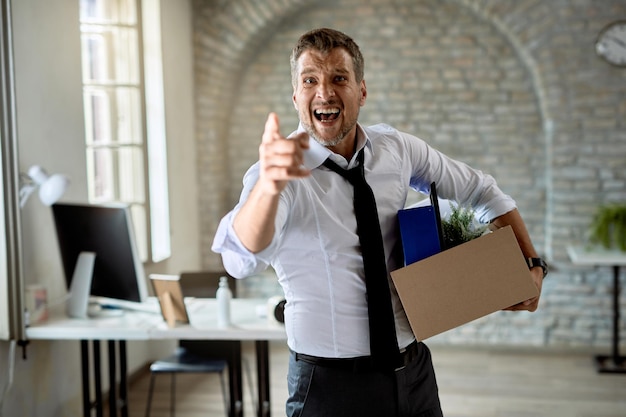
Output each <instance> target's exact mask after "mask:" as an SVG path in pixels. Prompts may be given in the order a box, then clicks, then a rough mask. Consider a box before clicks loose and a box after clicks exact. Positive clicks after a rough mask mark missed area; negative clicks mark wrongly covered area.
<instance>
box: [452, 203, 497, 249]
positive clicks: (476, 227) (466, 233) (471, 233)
mask: <svg viewBox="0 0 626 417" xmlns="http://www.w3.org/2000/svg"><path fill="white" fill-rule="evenodd" d="M450 208H451V210H452V212H451V214H450V217H448V218H447V219H441V228H442V232H443V247H444V248H446V249H449V248H452V247H454V246H457V245H460V244H461V243H465V242H469V241H470V240H472V239H475V238H477V237H479V236H481V235H482V234H483V233H485V230H487V228H488V226H487V225H480V224H478V223H477V222H476V221H474V213H475V211H474V210H473V209H471V208H468V207H462V206H459V205H457V204H454V203H451V204H450Z"/></svg>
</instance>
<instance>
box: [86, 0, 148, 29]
mask: <svg viewBox="0 0 626 417" xmlns="http://www.w3.org/2000/svg"><path fill="white" fill-rule="evenodd" d="M136 11H137V6H136V5H135V0H106V1H103V0H80V20H81V22H85V21H88V22H98V23H106V24H115V23H123V24H131V25H132V24H136V23H137V14H136Z"/></svg>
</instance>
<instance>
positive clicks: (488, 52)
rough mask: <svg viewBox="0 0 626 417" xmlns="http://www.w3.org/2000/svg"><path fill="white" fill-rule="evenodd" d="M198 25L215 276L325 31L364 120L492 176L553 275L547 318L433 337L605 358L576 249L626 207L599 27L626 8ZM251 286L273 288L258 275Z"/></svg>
mask: <svg viewBox="0 0 626 417" xmlns="http://www.w3.org/2000/svg"><path fill="white" fill-rule="evenodd" d="M194 15H195V18H194V22H193V24H194V48H195V49H194V50H195V59H196V62H195V68H196V79H195V83H196V104H197V110H196V116H197V121H196V123H197V125H196V130H197V141H198V180H199V183H200V189H201V194H202V197H201V199H200V201H199V204H200V207H201V213H204V214H203V219H202V226H201V227H202V235H203V240H202V253H203V256H204V259H205V261H204V262H205V267H206V268H219V267H220V260H219V258H218V257H217V256H215V255H214V254H212V253H211V251H210V246H211V242H212V239H213V234H214V231H215V228H216V227H217V223H218V221H219V219H220V218H221V216H222V215H223V214H224V213H225V212H226V211H228V210H229V209H230V208H231V207H232V206H233V205H234V204H235V203H236V201H237V199H238V196H239V192H240V190H241V178H242V176H243V173H244V172H245V170H246V169H247V168H248V167H249V166H250V165H251V164H252V163H254V162H255V161H256V160H257V155H258V145H259V143H260V137H261V134H262V131H263V124H264V121H265V118H266V117H267V113H269V112H270V111H275V112H277V113H278V115H279V117H280V120H281V126H282V131H283V132H284V133H285V134H286V133H289V132H290V131H292V130H293V129H295V127H296V126H297V117H296V116H297V115H296V113H295V111H294V109H293V105H292V103H291V94H292V91H291V83H290V73H289V61H288V60H289V54H290V51H291V48H292V46H293V44H294V42H295V41H296V39H297V38H298V36H299V35H300V34H302V33H303V32H305V31H306V30H309V29H311V28H313V27H320V26H329V27H334V28H337V29H340V30H342V31H344V32H346V33H348V34H349V35H351V36H352V37H353V38H354V39H355V40H356V41H357V42H358V43H359V45H360V46H361V49H362V51H363V53H364V56H365V60H366V69H365V79H366V83H367V86H368V99H367V103H366V105H365V107H364V108H363V109H362V111H361V117H360V120H361V122H362V123H364V124H372V123H377V122H380V121H384V122H386V123H389V124H392V125H394V126H396V127H397V128H399V129H401V130H405V131H408V132H411V133H413V134H415V135H417V136H419V137H421V138H423V139H425V140H427V141H428V142H429V143H431V144H432V145H433V146H434V147H436V148H438V149H440V150H442V151H444V152H445V153H447V154H448V155H450V156H452V157H454V158H457V159H460V160H462V161H465V162H467V163H469V164H470V165H472V166H474V167H477V168H479V169H481V170H483V171H485V172H488V173H490V174H492V175H494V177H496V179H497V180H498V182H499V184H500V186H501V188H503V189H504V190H505V192H507V193H509V194H511V195H512V196H513V197H514V198H515V199H516V200H517V202H518V205H519V209H520V211H521V213H522V215H523V217H524V219H525V220H526V223H527V226H528V228H529V231H530V234H531V236H532V238H533V241H534V243H535V245H536V247H537V249H538V250H539V251H540V253H541V254H542V255H543V256H545V257H547V258H548V259H549V260H550V263H551V265H552V266H554V268H555V270H554V271H553V272H552V273H551V275H550V277H549V279H548V280H547V281H546V282H545V285H544V291H543V297H542V302H541V310H540V311H538V312H537V313H533V314H528V313H521V314H510V313H504V312H502V313H496V314H493V315H491V316H489V317H487V318H484V319H481V320H478V321H476V322H474V323H472V324H470V325H467V326H463V327H462V328H460V329H457V330H455V331H451V332H448V333H446V334H444V335H442V336H439V337H438V338H437V340H439V341H441V342H443V343H465V344H467V343H475V344H485V343H489V344H493V343H497V344H505V345H506V344H515V345H520V344H522V345H532V346H552V347H559V346H571V347H583V348H595V347H601V348H606V347H607V346H609V344H610V337H611V320H612V316H611V311H610V308H611V304H610V291H611V274H610V270H609V269H608V268H599V269H597V270H596V269H593V268H577V267H574V266H572V264H571V263H570V262H569V259H568V257H567V255H566V248H567V245H568V244H570V243H571V242H573V241H574V240H576V239H580V238H581V236H582V235H583V234H584V230H585V228H586V226H587V225H588V222H589V221H590V218H591V216H592V214H593V212H594V210H595V209H596V207H597V206H598V204H600V203H606V202H611V201H625V200H626V129H625V128H626V69H624V68H622V69H620V68H615V67H611V66H610V65H608V64H606V63H605V62H603V61H601V60H600V59H598V58H597V57H596V55H595V53H594V45H593V43H594V40H595V38H596V36H597V33H598V32H599V31H600V29H601V28H602V27H603V26H604V25H606V24H607V23H609V22H611V21H613V20H617V19H619V18H621V19H625V18H626V1H624V0H621V1H618V0H605V1H602V2H599V1H593V0H551V1H549V2H546V1H539V0H520V1H515V2H513V1H502V0H501V1H495V0H449V1H441V0H395V1H384V0H370V1H362V0H335V1H332V2H331V1H324V0H322V1H315V2H308V1H290V0H230V1H209V0H194ZM243 286H244V288H246V290H247V291H248V292H249V293H252V294H260V295H266V294H272V293H274V292H275V291H276V286H275V284H274V283H272V282H268V280H267V279H263V278H259V279H256V280H255V279H251V280H249V281H247V282H246V283H245V284H243ZM244 291H245V290H244ZM622 304H626V300H625V299H624V297H622ZM624 307H625V308H626V306H624ZM622 327H624V326H622Z"/></svg>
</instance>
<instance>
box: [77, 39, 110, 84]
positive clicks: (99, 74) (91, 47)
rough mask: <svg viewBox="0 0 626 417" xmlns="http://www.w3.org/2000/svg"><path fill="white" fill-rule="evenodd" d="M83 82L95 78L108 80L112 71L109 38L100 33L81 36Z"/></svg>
mask: <svg viewBox="0 0 626 417" xmlns="http://www.w3.org/2000/svg"><path fill="white" fill-rule="evenodd" d="M81 42H82V50H83V54H82V57H81V58H82V66H83V83H85V82H89V81H93V80H106V79H108V74H109V73H110V71H109V70H108V69H107V68H108V66H109V63H108V56H107V53H106V52H107V47H106V44H107V40H106V39H105V37H104V36H103V35H101V34H99V33H87V34H83V35H82V36H81Z"/></svg>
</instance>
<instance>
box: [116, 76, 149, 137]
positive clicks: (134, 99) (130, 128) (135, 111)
mask: <svg viewBox="0 0 626 417" xmlns="http://www.w3.org/2000/svg"><path fill="white" fill-rule="evenodd" d="M115 94H116V101H115V103H116V106H117V108H116V114H117V138H116V141H117V142H118V143H120V144H141V143H143V129H142V118H141V97H140V93H139V88H134V87H130V88H122V87H120V88H117V89H116V90H115Z"/></svg>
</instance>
